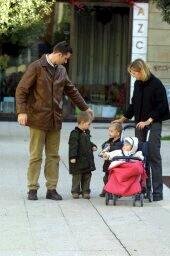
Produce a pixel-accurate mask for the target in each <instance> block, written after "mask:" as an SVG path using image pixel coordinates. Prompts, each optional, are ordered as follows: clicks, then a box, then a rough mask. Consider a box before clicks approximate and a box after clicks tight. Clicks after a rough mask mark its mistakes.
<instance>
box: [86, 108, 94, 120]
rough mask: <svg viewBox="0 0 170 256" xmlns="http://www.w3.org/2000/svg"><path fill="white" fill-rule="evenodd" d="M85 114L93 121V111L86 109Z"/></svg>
mask: <svg viewBox="0 0 170 256" xmlns="http://www.w3.org/2000/svg"><path fill="white" fill-rule="evenodd" d="M86 112H87V113H88V114H89V115H90V116H91V119H92V120H93V119H94V112H93V110H92V109H91V108H88V109H87V110H86Z"/></svg>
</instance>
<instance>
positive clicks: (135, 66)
mask: <svg viewBox="0 0 170 256" xmlns="http://www.w3.org/2000/svg"><path fill="white" fill-rule="evenodd" d="M131 71H137V72H141V74H142V81H146V80H148V79H149V78H150V75H151V72H150V69H149V67H148V65H147V64H146V62H145V61H143V60H142V59H136V60H134V61H132V62H131V63H130V64H129V66H128V72H129V73H130V74H131Z"/></svg>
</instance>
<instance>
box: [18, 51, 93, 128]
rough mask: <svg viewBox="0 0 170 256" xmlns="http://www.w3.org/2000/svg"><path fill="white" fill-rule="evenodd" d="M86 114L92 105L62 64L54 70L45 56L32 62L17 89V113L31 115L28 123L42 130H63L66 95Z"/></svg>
mask: <svg viewBox="0 0 170 256" xmlns="http://www.w3.org/2000/svg"><path fill="white" fill-rule="evenodd" d="M64 94H66V95H67V96H69V97H70V98H71V100H72V101H73V103H74V104H75V105H76V106H78V107H79V108H80V109H81V110H82V111H85V110H87V109H88V105H87V104H86V103H85V101H84V100H83V98H82V96H81V95H80V93H79V92H78V90H77V89H76V88H75V86H74V85H73V84H72V83H71V81H70V80H69V78H68V76H67V72H66V69H65V68H64V67H63V66H62V65H58V66H56V67H52V66H51V65H50V64H49V63H48V62H47V60H46V56H45V55H43V56H42V57H41V58H40V59H39V60H37V61H35V62H33V63H31V64H30V65H29V66H28V68H27V71H26V72H25V74H24V75H23V77H22V79H21V81H20V82H19V84H18V86H17V89H16V109H17V114H20V113H26V114H27V115H28V121H27V124H26V125H28V126H30V127H33V128H38V129H41V130H52V129H61V124H62V105H63V95H64Z"/></svg>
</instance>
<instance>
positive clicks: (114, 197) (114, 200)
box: [113, 195, 118, 205]
mask: <svg viewBox="0 0 170 256" xmlns="http://www.w3.org/2000/svg"><path fill="white" fill-rule="evenodd" d="M117 199H118V196H116V195H113V205H116V201H117Z"/></svg>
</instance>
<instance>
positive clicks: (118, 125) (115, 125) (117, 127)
mask: <svg viewBox="0 0 170 256" xmlns="http://www.w3.org/2000/svg"><path fill="white" fill-rule="evenodd" d="M109 128H113V129H115V130H116V131H117V132H118V133H119V134H120V135H121V133H122V124H121V123H119V122H117V123H111V124H110V125H109Z"/></svg>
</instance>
